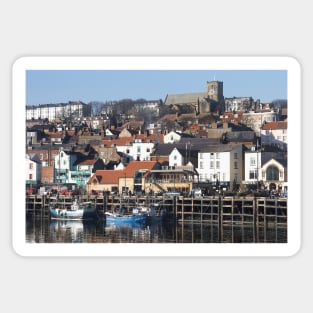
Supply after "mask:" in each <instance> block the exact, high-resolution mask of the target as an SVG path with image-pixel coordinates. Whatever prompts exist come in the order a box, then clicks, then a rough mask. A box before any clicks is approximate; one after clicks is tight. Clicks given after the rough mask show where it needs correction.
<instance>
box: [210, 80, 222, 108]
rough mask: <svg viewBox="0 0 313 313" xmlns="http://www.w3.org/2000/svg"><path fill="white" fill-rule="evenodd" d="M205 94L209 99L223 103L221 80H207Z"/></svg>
mask: <svg viewBox="0 0 313 313" xmlns="http://www.w3.org/2000/svg"><path fill="white" fill-rule="evenodd" d="M207 96H208V98H209V99H210V100H213V101H216V102H220V103H223V101H224V95H223V82H220V81H210V82H207Z"/></svg>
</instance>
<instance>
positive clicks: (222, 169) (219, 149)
mask: <svg viewBox="0 0 313 313" xmlns="http://www.w3.org/2000/svg"><path fill="white" fill-rule="evenodd" d="M197 172H198V173H199V181H200V182H210V183H212V184H213V185H214V184H217V183H219V184H220V185H221V186H225V187H230V188H232V186H233V182H236V183H237V184H238V183H241V181H242V179H243V146H242V145H241V144H240V145H212V146H207V147H205V148H203V149H201V151H200V152H199V154H198V168H197Z"/></svg>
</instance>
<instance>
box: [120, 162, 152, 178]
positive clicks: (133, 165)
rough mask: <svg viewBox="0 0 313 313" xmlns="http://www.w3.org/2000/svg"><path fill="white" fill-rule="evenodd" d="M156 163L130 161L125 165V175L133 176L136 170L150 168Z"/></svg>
mask: <svg viewBox="0 0 313 313" xmlns="http://www.w3.org/2000/svg"><path fill="white" fill-rule="evenodd" d="M156 164H157V162H156V161H132V162H129V163H128V164H127V166H126V169H125V170H126V177H134V175H135V171H137V170H143V169H145V170H149V171H150V170H152V169H153V168H154V166H155V165H156Z"/></svg>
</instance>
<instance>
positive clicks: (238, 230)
mask: <svg viewBox="0 0 313 313" xmlns="http://www.w3.org/2000/svg"><path fill="white" fill-rule="evenodd" d="M286 242H287V227H286V225H285V226H277V225H275V224H268V225H266V226H264V225H262V226H258V225H254V224H247V225H241V224H225V225H221V226H219V225H218V224H217V223H191V222H188V223H173V222H157V223H153V224H151V223H148V224H146V225H142V226H115V225H110V226H107V225H106V223H105V220H97V221H62V220H52V219H50V218H27V219H26V243H178V244H179V243H286Z"/></svg>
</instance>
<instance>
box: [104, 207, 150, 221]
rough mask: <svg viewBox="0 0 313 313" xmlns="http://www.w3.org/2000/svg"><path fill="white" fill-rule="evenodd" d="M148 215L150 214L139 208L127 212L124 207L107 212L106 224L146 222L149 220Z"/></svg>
mask: <svg viewBox="0 0 313 313" xmlns="http://www.w3.org/2000/svg"><path fill="white" fill-rule="evenodd" d="M147 217H148V215H147V214H146V213H142V212H141V211H140V210H139V209H138V208H133V209H132V212H130V213H127V212H125V210H123V209H121V210H119V212H117V213H115V212H113V213H111V212H105V219H106V225H111V224H115V225H122V224H127V225H138V224H144V223H145V222H146V221H147Z"/></svg>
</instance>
